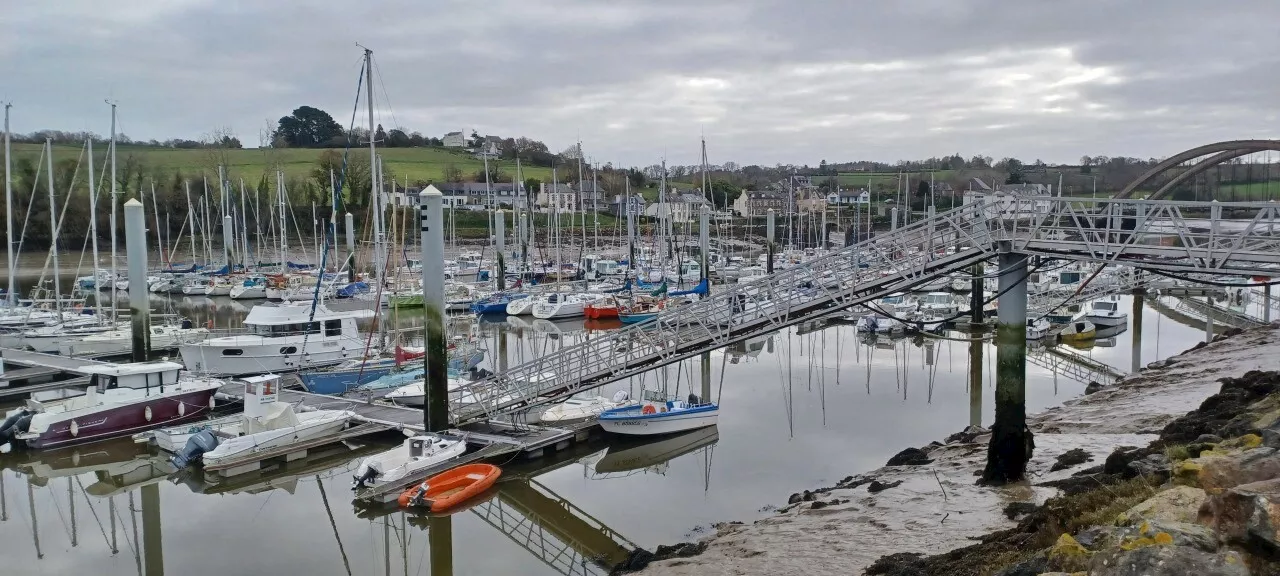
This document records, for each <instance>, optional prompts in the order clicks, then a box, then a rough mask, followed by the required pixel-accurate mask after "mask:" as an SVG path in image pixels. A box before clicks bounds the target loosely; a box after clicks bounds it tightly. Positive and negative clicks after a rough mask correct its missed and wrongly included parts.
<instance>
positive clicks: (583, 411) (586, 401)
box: [541, 390, 631, 422]
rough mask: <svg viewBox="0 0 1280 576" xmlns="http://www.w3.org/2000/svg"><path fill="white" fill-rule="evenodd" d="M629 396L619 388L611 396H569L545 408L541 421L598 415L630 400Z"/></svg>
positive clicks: (576, 418)
mask: <svg viewBox="0 0 1280 576" xmlns="http://www.w3.org/2000/svg"><path fill="white" fill-rule="evenodd" d="M630 400H631V396H630V395H629V394H627V391H626V390H619V391H618V392H617V393H616V394H614V395H613V398H605V397H604V396H593V397H582V396H570V397H569V398H568V399H566V400H565V401H564V402H561V403H559V404H556V405H555V406H552V407H550V408H547V411H546V412H543V413H542V418H541V421H542V422H569V421H573V420H584V419H587V418H594V417H596V416H599V415H600V414H601V413H602V412H604V411H605V410H612V409H614V408H618V407H621V406H623V405H626V404H628V403H629V402H630Z"/></svg>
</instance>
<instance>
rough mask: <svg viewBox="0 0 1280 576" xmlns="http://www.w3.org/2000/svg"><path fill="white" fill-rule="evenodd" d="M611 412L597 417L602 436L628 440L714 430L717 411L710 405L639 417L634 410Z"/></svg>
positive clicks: (639, 414)
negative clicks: (701, 429)
mask: <svg viewBox="0 0 1280 576" xmlns="http://www.w3.org/2000/svg"><path fill="white" fill-rule="evenodd" d="M611 412H613V411H609V412H605V413H604V414H601V415H600V427H601V428H602V429H604V431H605V432H612V433H614V434H625V435H630V436H657V435H660V434H675V433H676V432H685V431H688V430H697V429H698V428H705V427H707V426H715V425H716V421H717V420H718V418H719V415H720V408H719V406H716V405H712V406H709V407H704V408H691V409H688V410H681V411H677V412H659V413H655V414H643V413H640V412H639V410H636V409H630V410H628V411H627V412H625V413H623V414H617V413H611ZM632 413H634V414H632Z"/></svg>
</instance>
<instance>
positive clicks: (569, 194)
mask: <svg viewBox="0 0 1280 576" xmlns="http://www.w3.org/2000/svg"><path fill="white" fill-rule="evenodd" d="M535 205H536V206H537V209H538V210H541V211H543V212H559V213H570V214H572V213H573V212H575V211H576V210H577V206H578V193H577V192H576V191H574V189H573V187H572V186H570V185H568V184H547V183H546V182H543V183H541V184H539V185H538V197H537V199H536V200H535Z"/></svg>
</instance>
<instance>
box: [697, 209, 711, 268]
mask: <svg viewBox="0 0 1280 576" xmlns="http://www.w3.org/2000/svg"><path fill="white" fill-rule="evenodd" d="M698 249H699V250H700V251H701V252H702V274H701V275H700V277H699V278H698V279H699V280H707V279H708V278H710V277H711V256H710V255H711V208H708V207H707V206H706V205H705V204H704V205H703V206H702V212H701V213H699V214H698ZM707 284H708V286H707V287H708V288H710V284H711V282H710V280H708V281H707Z"/></svg>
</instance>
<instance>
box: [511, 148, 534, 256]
mask: <svg viewBox="0 0 1280 576" xmlns="http://www.w3.org/2000/svg"><path fill="white" fill-rule="evenodd" d="M522 176H523V174H521V173H520V156H519V155H516V178H515V182H513V183H512V184H511V185H512V188H513V190H512V192H511V194H512V198H511V205H512V206H516V205H517V202H516V201H515V196H514V195H515V191H516V190H519V189H520V187H521V186H523V183H524V180H522V179H521V177H522ZM524 199H525V202H524V210H521V211H519V213H520V222H521V223H523V224H524V226H517V227H516V230H518V231H519V234H520V274H521V275H523V274H524V273H525V272H528V270H529V230H527V229H526V227H527V226H528V225H529V224H528V222H529V213H530V210H531V209H532V206H530V205H529V191H528V190H525V191H524Z"/></svg>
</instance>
